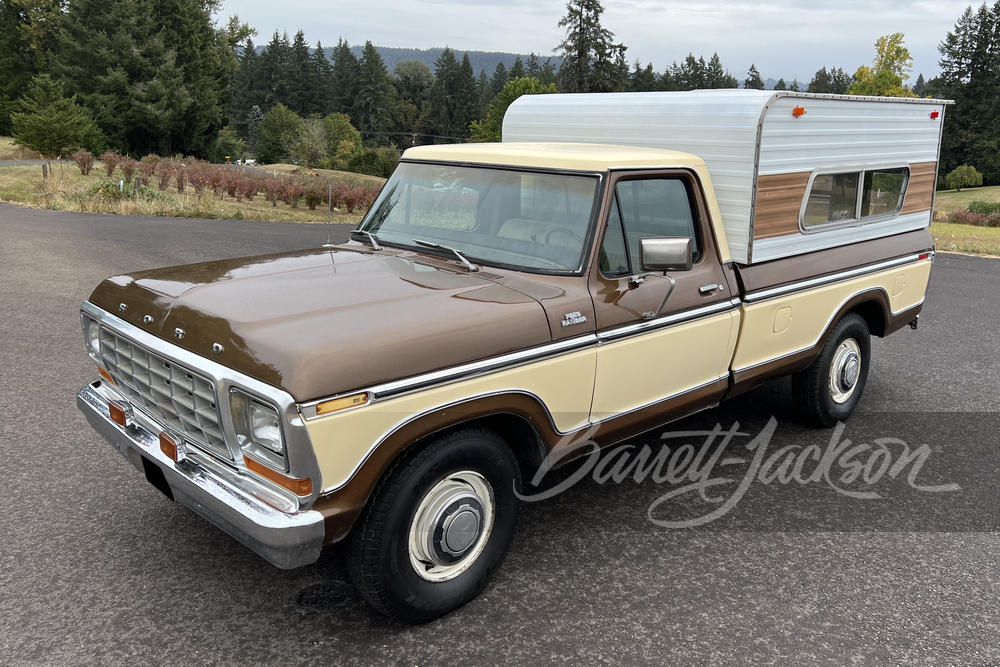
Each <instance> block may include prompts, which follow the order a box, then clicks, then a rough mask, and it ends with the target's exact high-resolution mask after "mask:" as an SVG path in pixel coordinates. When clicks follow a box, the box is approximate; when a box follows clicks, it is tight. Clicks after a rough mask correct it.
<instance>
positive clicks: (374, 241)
mask: <svg viewBox="0 0 1000 667" xmlns="http://www.w3.org/2000/svg"><path fill="white" fill-rule="evenodd" d="M351 234H352V235H354V234H364V235H365V236H367V237H368V240H369V241H371V242H372V250H381V249H382V246H380V245H379V244H378V239H377V238H375V235H374V234H372V233H371V232H366V231H365V230H363V229H352V230H351Z"/></svg>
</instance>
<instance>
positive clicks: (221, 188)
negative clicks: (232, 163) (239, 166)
mask: <svg viewBox="0 0 1000 667" xmlns="http://www.w3.org/2000/svg"><path fill="white" fill-rule="evenodd" d="M205 170H206V171H207V172H208V187H210V188H211V189H212V192H214V193H215V195H216V196H217V197H219V198H220V199H221V198H222V195H223V193H224V192H225V189H226V172H225V169H223V168H222V167H209V166H206V167H205Z"/></svg>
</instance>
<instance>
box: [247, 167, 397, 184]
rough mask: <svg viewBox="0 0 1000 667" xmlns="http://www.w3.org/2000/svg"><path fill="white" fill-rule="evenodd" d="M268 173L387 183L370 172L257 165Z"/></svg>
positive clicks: (355, 182) (364, 182) (353, 182)
mask: <svg viewBox="0 0 1000 667" xmlns="http://www.w3.org/2000/svg"><path fill="white" fill-rule="evenodd" d="M255 168H256V169H259V170H260V171H263V172H265V173H268V174H272V175H277V174H296V175H302V176H322V177H323V178H328V179H330V180H333V181H344V182H346V183H347V184H348V185H351V186H355V185H367V184H368V183H378V184H379V185H382V184H383V183H385V179H384V178H379V177H378V176H369V175H368V174H355V173H354V172H351V171H336V170H334V169H310V168H309V167H300V166H298V165H294V164H269V165H265V166H262V167H255Z"/></svg>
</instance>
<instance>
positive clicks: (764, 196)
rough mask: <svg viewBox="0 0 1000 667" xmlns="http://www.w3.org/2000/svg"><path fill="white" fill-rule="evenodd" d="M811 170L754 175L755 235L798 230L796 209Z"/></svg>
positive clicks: (781, 233)
mask: <svg viewBox="0 0 1000 667" xmlns="http://www.w3.org/2000/svg"><path fill="white" fill-rule="evenodd" d="M811 173H812V172H809V171H801V172H796V173H792V174H770V175H767V176H761V177H760V178H758V179H757V207H756V209H755V210H756V212H755V214H754V226H753V237H754V239H766V238H770V237H772V236H784V235H786V234H797V233H798V231H799V211H800V210H801V209H802V199H803V198H804V197H805V196H806V186H807V185H808V183H809V176H810V174H811Z"/></svg>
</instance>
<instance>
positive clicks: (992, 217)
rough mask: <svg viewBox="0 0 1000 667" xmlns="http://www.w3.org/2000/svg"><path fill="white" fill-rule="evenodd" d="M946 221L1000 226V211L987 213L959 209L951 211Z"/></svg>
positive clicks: (959, 223)
mask: <svg viewBox="0 0 1000 667" xmlns="http://www.w3.org/2000/svg"><path fill="white" fill-rule="evenodd" d="M945 222H950V223H952V224H956V225H972V226H973V227H1000V211H998V212H994V213H990V214H988V215H987V214H983V213H975V212H972V211H966V210H965V209H959V210H957V211H952V212H951V213H949V214H948V217H947V218H945Z"/></svg>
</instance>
